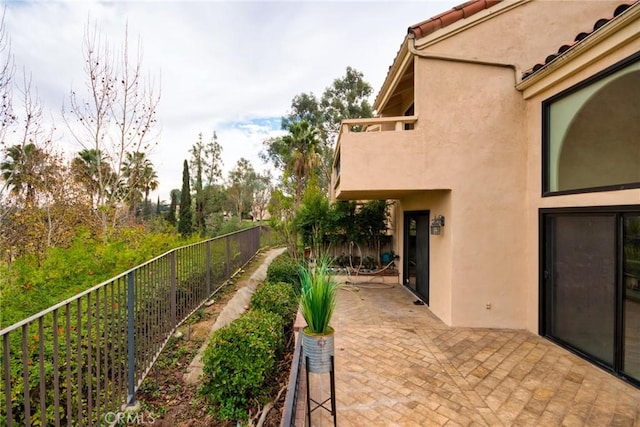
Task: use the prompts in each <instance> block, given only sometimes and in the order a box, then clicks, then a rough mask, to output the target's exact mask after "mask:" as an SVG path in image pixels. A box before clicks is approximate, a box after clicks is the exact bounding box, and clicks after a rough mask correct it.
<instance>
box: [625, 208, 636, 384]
mask: <svg viewBox="0 0 640 427" xmlns="http://www.w3.org/2000/svg"><path fill="white" fill-rule="evenodd" d="M623 218H624V219H623V236H624V240H623V245H622V250H623V259H624V261H623V270H622V277H623V278H622V283H623V286H622V288H623V289H622V290H623V293H624V299H623V311H624V317H623V325H624V333H623V339H624V352H623V360H622V370H623V372H624V373H625V374H627V375H629V376H630V377H633V378H635V379H636V380H640V214H629V215H624V217H623Z"/></svg>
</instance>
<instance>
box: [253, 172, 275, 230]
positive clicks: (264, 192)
mask: <svg viewBox="0 0 640 427" xmlns="http://www.w3.org/2000/svg"><path fill="white" fill-rule="evenodd" d="M272 180H273V176H272V175H271V171H268V170H267V171H265V172H264V173H263V174H258V175H257V176H256V182H255V186H254V188H253V204H252V205H251V214H252V215H253V219H255V220H258V221H262V220H263V219H264V214H265V213H266V212H267V208H268V207H269V202H270V201H271V192H272V191H273V185H272V184H271V181H272Z"/></svg>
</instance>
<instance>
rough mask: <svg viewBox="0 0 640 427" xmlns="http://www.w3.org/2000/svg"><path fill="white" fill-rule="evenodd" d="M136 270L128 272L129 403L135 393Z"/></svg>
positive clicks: (129, 403) (131, 402) (130, 403)
mask: <svg viewBox="0 0 640 427" xmlns="http://www.w3.org/2000/svg"><path fill="white" fill-rule="evenodd" d="M134 274H135V273H134V271H133V270H132V271H130V272H129V273H128V274H127V368H128V369H127V405H132V404H133V400H134V395H135V382H136V375H135V372H136V371H135V362H136V356H135V349H136V346H135V341H134V340H135V330H134V328H135V322H134V320H135V313H134V307H135V302H136V293H135V277H134Z"/></svg>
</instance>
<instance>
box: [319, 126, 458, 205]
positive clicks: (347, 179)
mask: <svg viewBox="0 0 640 427" xmlns="http://www.w3.org/2000/svg"><path fill="white" fill-rule="evenodd" d="M427 141H428V138H427V135H426V131H425V129H423V128H421V127H420V126H419V123H418V117H417V116H400V117H378V118H371V119H349V120H344V121H343V122H342V128H341V129H340V134H339V136H338V143H337V145H336V151H335V155H334V161H333V171H332V177H331V189H332V197H333V199H336V200H375V199H398V198H401V197H403V196H406V195H409V194H411V193H414V192H417V191H424V190H431V189H442V188H446V187H444V186H442V185H439V183H438V182H437V181H438V175H436V171H435V169H434V168H433V167H431V166H432V163H433V161H434V159H433V155H434V154H438V153H439V154H441V155H445V153H443V152H442V150H441V149H440V148H441V147H438V146H437V145H438V144H427ZM429 150H430V151H429ZM427 154H429V155H427ZM437 157H441V156H437ZM440 184H442V183H440Z"/></svg>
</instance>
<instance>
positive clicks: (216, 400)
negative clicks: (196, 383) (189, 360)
mask: <svg viewBox="0 0 640 427" xmlns="http://www.w3.org/2000/svg"><path fill="white" fill-rule="evenodd" d="M283 343H284V333H283V321H282V319H281V318H280V317H279V316H278V315H277V314H274V313H269V312H265V311H262V310H251V311H249V312H248V313H247V314H245V315H244V316H242V317H240V318H238V319H236V320H235V321H233V322H231V323H230V324H229V325H227V326H225V327H224V328H222V329H219V330H217V331H216V332H215V333H214V334H213V336H212V337H211V341H209V346H208V347H207V349H206V351H205V353H204V357H203V363H204V368H203V372H204V378H203V384H202V388H201V389H200V393H202V394H203V395H204V396H205V397H206V398H207V399H208V400H209V402H210V403H211V405H212V406H211V410H212V412H213V413H214V414H215V415H216V416H217V417H218V418H220V419H221V420H246V419H247V417H248V411H249V408H251V407H252V406H253V405H254V404H255V403H257V402H260V403H264V401H265V399H266V398H268V382H269V380H270V379H271V378H272V377H273V375H274V373H275V367H276V361H277V360H278V357H279V356H280V354H281V352H282V348H283V345H284V344H283Z"/></svg>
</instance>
